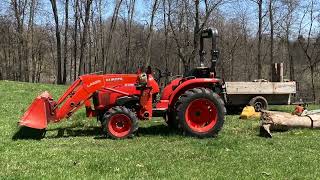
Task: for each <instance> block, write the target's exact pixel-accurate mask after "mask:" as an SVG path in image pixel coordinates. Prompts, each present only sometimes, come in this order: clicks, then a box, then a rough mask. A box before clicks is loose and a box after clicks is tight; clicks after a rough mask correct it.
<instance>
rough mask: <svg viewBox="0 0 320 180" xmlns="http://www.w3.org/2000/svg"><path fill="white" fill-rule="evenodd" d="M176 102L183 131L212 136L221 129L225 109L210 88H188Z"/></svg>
mask: <svg viewBox="0 0 320 180" xmlns="http://www.w3.org/2000/svg"><path fill="white" fill-rule="evenodd" d="M178 103H179V105H178V108H177V110H178V116H179V120H180V125H181V128H182V129H183V130H184V132H186V133H188V134H190V135H192V136H197V137H213V136H216V135H217V134H218V132H219V131H220V130H221V128H222V126H223V123H224V116H225V114H226V109H225V106H224V102H223V101H222V99H221V98H220V96H219V95H217V94H216V93H214V92H213V91H212V90H211V89H207V88H194V89H190V90H188V91H186V92H185V93H184V94H183V95H182V96H181V97H180V99H179V100H178Z"/></svg>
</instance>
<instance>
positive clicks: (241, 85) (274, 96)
mask: <svg viewBox="0 0 320 180" xmlns="http://www.w3.org/2000/svg"><path fill="white" fill-rule="evenodd" d="M225 85H226V93H227V100H228V101H227V105H229V106H239V105H248V104H249V102H250V100H251V99H252V98H254V97H257V96H262V97H264V98H265V99H266V100H267V101H268V104H274V105H284V104H290V103H291V95H292V94H295V93H296V82H294V81H290V82H225Z"/></svg>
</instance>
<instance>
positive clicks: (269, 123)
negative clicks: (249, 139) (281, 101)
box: [260, 111, 320, 138]
mask: <svg viewBox="0 0 320 180" xmlns="http://www.w3.org/2000/svg"><path fill="white" fill-rule="evenodd" d="M260 120H261V121H260V123H261V124H260V136H263V137H269V138H271V137H272V134H271V131H286V130H288V129H290V128H311V129H313V128H320V113H317V114H310V115H305V116H297V115H292V114H290V113H285V112H278V111H264V112H262V114H261V118H260Z"/></svg>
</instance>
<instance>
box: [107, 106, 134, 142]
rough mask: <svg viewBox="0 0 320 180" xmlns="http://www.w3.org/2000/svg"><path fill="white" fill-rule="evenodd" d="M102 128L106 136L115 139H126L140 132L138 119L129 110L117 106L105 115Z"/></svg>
mask: <svg viewBox="0 0 320 180" xmlns="http://www.w3.org/2000/svg"><path fill="white" fill-rule="evenodd" d="M102 128H103V132H104V133H105V135H107V136H109V137H111V138H113V139H125V138H127V137H132V136H133V134H134V133H135V132H136V131H137V130H138V119H137V116H136V115H135V114H134V113H133V112H132V111H130V110H129V109H127V108H125V107H122V106H116V107H113V108H111V109H109V110H108V111H107V112H106V113H105V114H104V116H103V123H102Z"/></svg>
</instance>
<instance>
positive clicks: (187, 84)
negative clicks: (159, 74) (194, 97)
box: [169, 78, 220, 108]
mask: <svg viewBox="0 0 320 180" xmlns="http://www.w3.org/2000/svg"><path fill="white" fill-rule="evenodd" d="M217 83H220V80H219V79H214V78H197V79H190V80H187V81H184V82H183V83H181V84H180V85H179V86H178V87H177V88H176V89H175V90H174V91H173V92H172V94H171V96H170V99H169V108H172V107H173V106H174V104H175V103H176V101H177V100H178V98H179V96H180V95H182V94H183V93H184V92H185V91H187V90H189V89H193V88H197V87H205V88H212V87H213V85H214V84H217Z"/></svg>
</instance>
